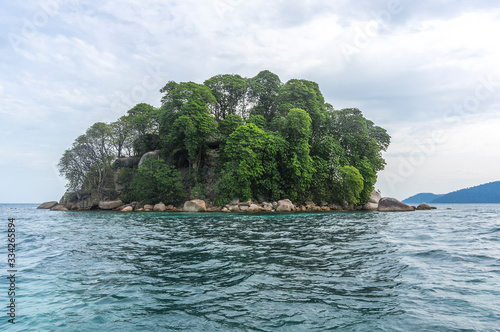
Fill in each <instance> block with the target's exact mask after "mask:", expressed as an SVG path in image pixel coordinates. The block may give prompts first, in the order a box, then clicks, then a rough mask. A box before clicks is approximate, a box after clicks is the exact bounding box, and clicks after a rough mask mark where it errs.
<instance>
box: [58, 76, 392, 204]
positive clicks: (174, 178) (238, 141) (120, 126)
mask: <svg viewBox="0 0 500 332" xmlns="http://www.w3.org/2000/svg"><path fill="white" fill-rule="evenodd" d="M160 91H161V92H162V93H163V97H162V99H161V106H160V107H158V108H156V107H153V106H151V105H148V104H145V103H141V104H138V105H136V106H134V107H133V108H132V109H130V110H128V111H127V112H126V114H125V115H123V116H122V117H120V118H119V119H118V120H116V121H115V122H112V123H103V122H98V123H95V124H94V125H92V126H91V127H90V128H89V129H88V130H87V131H86V132H85V134H83V135H81V136H79V137H77V138H76V139H75V141H74V143H73V145H72V146H71V148H69V149H67V150H66V151H65V152H64V154H63V156H62V158H61V159H60V161H59V164H58V167H59V170H60V173H61V175H63V176H64V177H65V178H66V179H67V180H68V185H67V187H68V190H67V192H66V193H65V194H64V196H63V198H62V199H61V200H60V202H53V203H56V204H54V205H53V206H51V207H52V208H53V209H56V210H57V209H59V210H64V209H69V210H90V209H103V210H113V209H120V210H124V211H148V210H158V211H165V210H167V211H181V210H184V211H186V210H187V211H222V210H224V211H234V212H235V211H244V212H245V211H248V212H257V211H309V210H313V211H329V210H332V209H347V210H350V209H351V210H352V209H355V208H356V207H357V208H361V207H362V206H363V205H364V206H365V208H366V209H373V207H374V205H375V209H376V203H377V202H378V199H380V197H378V198H376V199H375V201H373V197H372V196H374V195H375V197H377V195H378V193H376V192H375V191H374V184H375V182H376V180H377V172H378V171H380V170H382V169H383V168H384V166H385V160H384V159H383V157H382V154H381V152H382V151H385V150H386V149H387V148H388V146H389V144H390V136H389V135H388V133H387V132H386V130H385V129H383V128H381V127H379V126H376V125H375V124H374V123H373V122H372V121H370V120H368V119H366V118H365V117H364V116H363V114H362V112H361V111H360V110H359V109H357V108H347V109H341V110H336V109H334V108H333V106H332V105H331V104H329V103H326V102H325V100H324V98H323V95H322V93H321V91H320V89H319V86H318V84H317V83H315V82H312V81H308V80H304V79H291V80H289V81H288V82H286V83H282V82H281V80H280V78H279V77H278V76H277V75H276V74H273V73H271V72H270V71H267V70H265V71H261V72H260V73H259V74H257V75H256V76H255V77H252V78H244V77H241V76H239V75H229V74H227V75H217V76H214V77H212V78H210V79H208V80H206V81H205V82H204V83H203V84H198V83H193V82H181V83H177V82H173V81H171V82H168V83H167V84H166V85H165V86H164V87H163V88H162V89H161V90H160ZM371 197H372V202H369V201H370V198H371ZM268 202H269V203H268ZM292 202H293V203H292ZM186 204H187V205H186ZM370 204H371V205H370ZM49 205H51V204H49Z"/></svg>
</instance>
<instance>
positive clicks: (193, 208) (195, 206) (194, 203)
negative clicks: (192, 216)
mask: <svg viewBox="0 0 500 332" xmlns="http://www.w3.org/2000/svg"><path fill="white" fill-rule="evenodd" d="M206 210H207V206H206V204H205V201H203V200H201V199H193V200H191V201H187V202H186V203H184V211H186V212H204V211H206Z"/></svg>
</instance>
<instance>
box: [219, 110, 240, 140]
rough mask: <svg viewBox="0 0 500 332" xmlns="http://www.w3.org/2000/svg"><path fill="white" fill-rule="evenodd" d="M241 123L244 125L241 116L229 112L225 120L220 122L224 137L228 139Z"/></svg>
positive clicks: (221, 132) (220, 129)
mask: <svg viewBox="0 0 500 332" xmlns="http://www.w3.org/2000/svg"><path fill="white" fill-rule="evenodd" d="M241 125H243V119H242V118H241V116H239V115H236V114H229V115H228V116H226V118H225V119H224V120H221V121H220V122H219V132H220V134H221V135H222V136H223V137H224V139H227V138H228V137H229V135H231V134H232V133H233V132H234V131H235V130H236V128H238V127H239V126H241Z"/></svg>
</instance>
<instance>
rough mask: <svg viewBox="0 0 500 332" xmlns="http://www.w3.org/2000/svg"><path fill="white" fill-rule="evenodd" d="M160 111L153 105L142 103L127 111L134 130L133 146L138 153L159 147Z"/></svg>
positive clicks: (129, 122)
mask: <svg viewBox="0 0 500 332" xmlns="http://www.w3.org/2000/svg"><path fill="white" fill-rule="evenodd" d="M159 113H160V111H159V110H158V109H156V108H154V107H153V106H151V105H148V104H145V103H141V104H137V105H135V106H134V107H133V108H131V109H130V110H129V111H128V112H127V118H126V121H127V122H128V124H129V125H130V128H131V130H132V131H133V132H134V134H133V136H134V142H133V147H134V150H135V153H136V154H137V155H142V154H144V153H146V152H148V151H152V150H157V149H158V148H159V137H158V134H159V126H160V118H159V115H160V114H159Z"/></svg>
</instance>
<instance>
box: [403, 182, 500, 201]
mask: <svg viewBox="0 0 500 332" xmlns="http://www.w3.org/2000/svg"><path fill="white" fill-rule="evenodd" d="M403 202H404V203H406V204H408V203H414V204H420V203H422V202H426V203H500V181H495V182H490V183H485V184H482V185H479V186H475V187H471V188H465V189H461V190H457V191H453V192H451V193H448V194H445V195H435V194H431V193H422V194H417V195H414V196H411V197H409V198H407V199H405V200H404V201H403Z"/></svg>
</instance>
